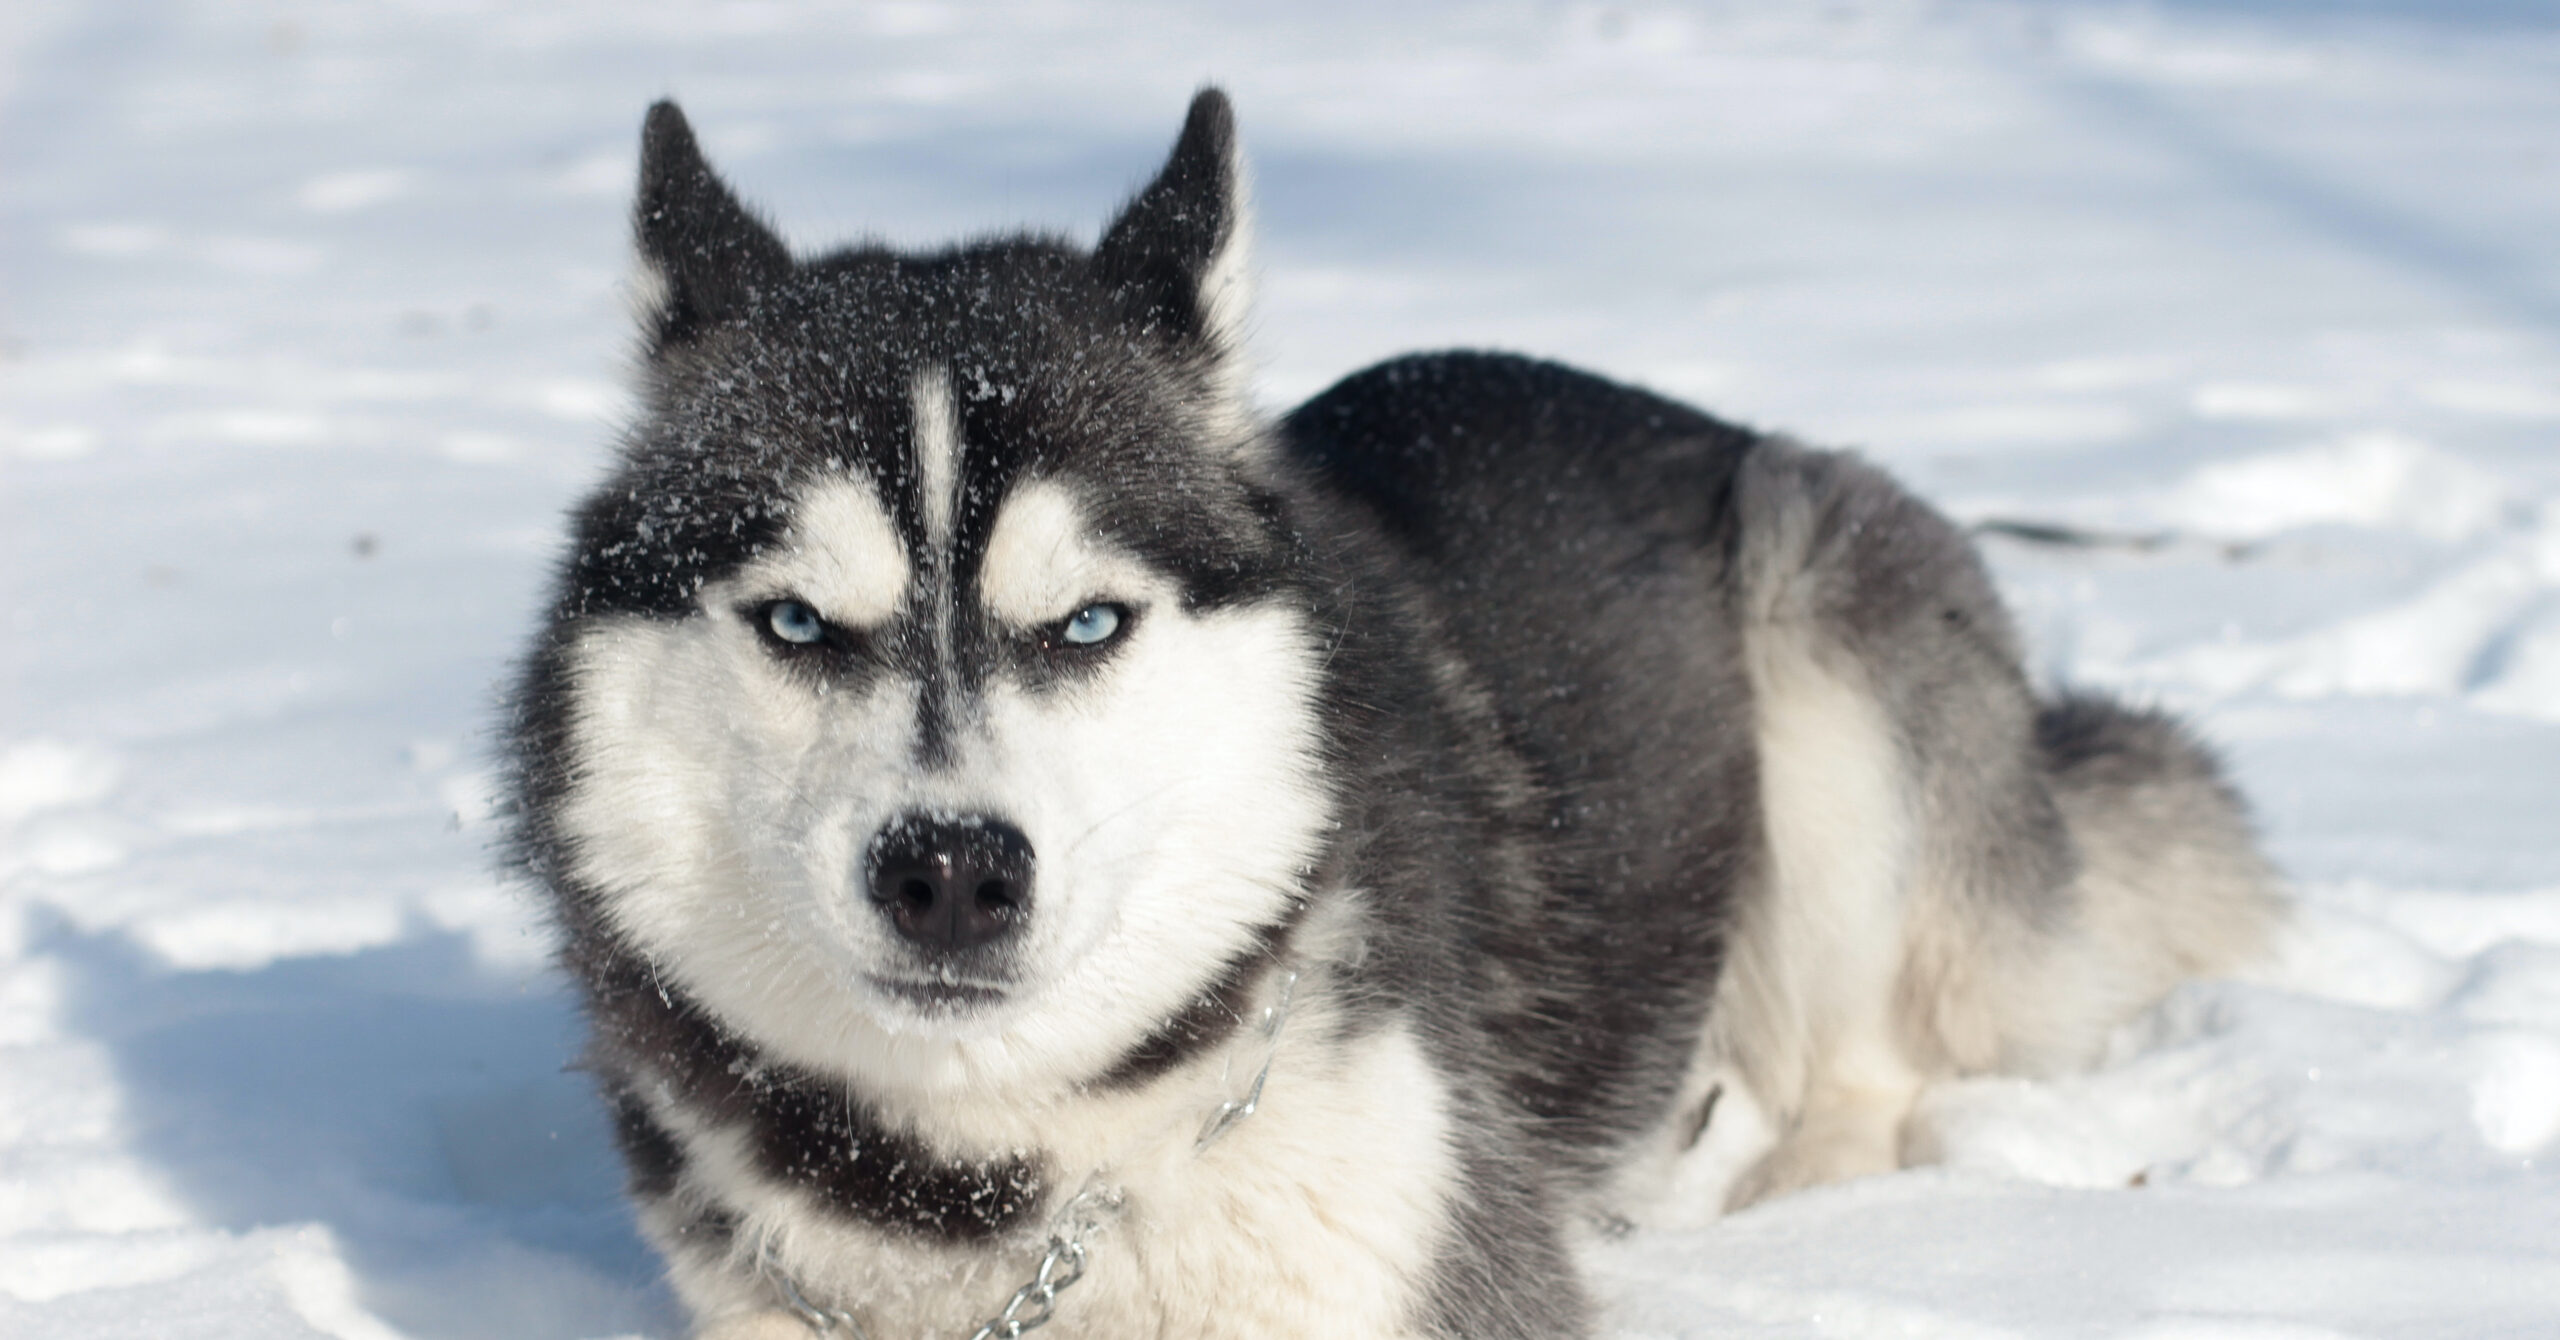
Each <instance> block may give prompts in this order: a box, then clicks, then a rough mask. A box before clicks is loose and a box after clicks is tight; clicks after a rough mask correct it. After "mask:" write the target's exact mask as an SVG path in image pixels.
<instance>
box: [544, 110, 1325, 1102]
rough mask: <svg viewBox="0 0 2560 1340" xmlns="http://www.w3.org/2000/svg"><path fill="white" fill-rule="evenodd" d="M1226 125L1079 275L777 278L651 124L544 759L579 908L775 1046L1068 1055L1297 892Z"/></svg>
mask: <svg viewBox="0 0 2560 1340" xmlns="http://www.w3.org/2000/svg"><path fill="white" fill-rule="evenodd" d="M1242 197H1243V192H1242V189H1241V177H1240V169H1239V164H1238V160H1237V154H1236V144H1235V135H1234V130H1233V126H1232V121H1231V117H1230V113H1229V111H1228V107H1227V103H1226V100H1225V98H1224V97H1223V96H1222V95H1220V94H1218V93H1217V92H1215V91H1209V92H1204V93H1202V94H1201V95H1200V96H1199V98H1198V100H1197V101H1195V102H1194V103H1193V105H1192V108H1191V114H1190V117H1189V120H1188V122H1187V124H1186V125H1185V126H1184V128H1183V131H1182V135H1181V138H1180V140H1179V141H1178V142H1177V143H1176V145H1175V146H1174V150H1173V153H1172V156H1171V158H1170V160H1169V161H1168V162H1167V163H1166V164H1165V166H1164V168H1163V170H1162V171H1161V173H1160V174H1159V175H1158V176H1157V177H1156V178H1155V180H1154V181H1153V182H1152V183H1151V184H1150V185H1148V186H1147V187H1146V188H1145V189H1144V190H1143V191H1141V192H1140V193H1139V194H1138V196H1137V197H1136V199H1135V200H1133V201H1132V202H1131V203H1130V204H1129V205H1128V207H1127V208H1126V209H1125V210H1124V211H1123V212H1122V213H1121V215H1120V216H1119V218H1118V219H1117V220H1116V221H1115V222H1114V223H1113V224H1112V225H1111V226H1110V227H1109V228H1108V229H1107V230H1106V231H1105V232H1104V234H1103V237H1102V240H1101V242H1100V244H1099V245H1098V246H1097V247H1095V248H1093V249H1092V250H1091V251H1087V250H1085V249H1083V248H1080V247H1077V246H1074V245H1071V244H1068V243H1065V242H1061V241H1057V240H1053V239H1044V238H1034V237H1012V238H1004V239H999V240H993V241H986V242H978V243H972V244H968V245H964V246H959V247H955V248H952V249H950V250H946V251H939V252H933V253H929V254H899V253H896V252H893V251H890V250H887V249H884V248H879V247H867V246H866V247H857V248H852V249H848V250H844V251H839V252H835V253H831V254H828V255H824V256H819V257H815V258H812V259H807V260H797V259H795V258H794V257H793V256H792V254H791V253H790V251H789V250H788V248H786V247H785V246H784V244H783V243H782V242H781V241H780V240H779V239H778V238H777V237H775V235H774V234H773V233H772V232H771V231H770V230H769V229H768V228H767V227H766V226H765V225H763V224H762V223H760V222H759V221H758V220H757V219H756V218H755V217H754V216H753V215H752V214H750V213H749V212H748V211H747V210H746V209H745V208H743V207H742V206H741V205H740V204H739V202H738V200H737V199H736V197H735V196H733V195H732V194H731V193H730V191H729V190H728V188H727V187H726V186H724V185H723V184H722V183H721V181H720V180H719V178H718V177H717V176H716V175H714V173H713V172H712V170H711V169H710V167H709V166H708V165H707V164H706V163H705V162H704V160H703V158H702V156H701V154H700V152H699V150H698V149H697V148H696V146H695V143H694V139H693V136H692V133H691V131H690V130H689V129H688V127H687V126H686V123H685V120H684V118H683V116H682V114H681V113H679V112H678V111H677V110H676V109H675V107H674V106H673V105H671V104H664V103H662V104H660V105H659V106H657V107H656V108H654V109H652V111H651V112H650V114H649V118H648V122H647V126H646V129H645V131H644V135H643V141H642V162H641V181H640V198H639V203H638V210H637V225H638V236H639V250H640V254H641V259H642V262H643V279H642V282H641V284H640V289H641V295H642V306H643V308H644V313H643V322H644V330H643V338H644V341H645V349H646V352H645V362H644V383H645V392H646V405H645V411H644V415H643V417H642V419H641V421H640V422H639V424H638V426H637V427H636V428H635V429H634V431H633V432H632V434H631V437H630V440H629V442H628V444H627V447H626V455H625V459H624V461H623V462H622V465H621V468H620V469H619V471H618V472H617V473H616V474H615V475H614V476H613V478H612V479H611V480H610V482H608V483H607V484H606V486H605V487H604V488H603V489H602V490H601V491H599V492H598V493H597V494H596V495H595V496H594V497H593V498H592V499H590V500H589V502H588V503H587V504H586V505H585V507H584V508H583V510H582V511H581V512H580V514H579V517H578V529H577V535H576V540H575V549H574V552H573V554H572V556H571V559H570V562H569V566H568V570H567V572H566V574H565V579H564V591H563V594H562V597H561V603H560V607H559V611H558V614H559V619H558V622H557V625H556V631H555V632H554V633H553V635H552V638H551V640H550V642H549V644H548V647H547V649H546V651H545V652H544V654H543V656H542V657H541V658H539V660H538V663H537V679H536V693H537V695H538V696H540V697H541V698H543V699H544V700H545V701H546V702H548V703H549V704H551V707H550V710H549V712H548V719H549V722H550V724H549V726H548V727H547V728H543V729H537V730H533V731H531V732H530V733H529V738H530V740H531V741H532V743H531V744H530V745H529V748H531V749H532V750H534V751H536V752H543V753H547V756H546V757H543V758H541V759H538V760H537V761H536V764H535V766H534V767H533V768H531V769H530V770H529V771H530V772H532V773H534V774H537V775H538V776H539V777H540V778H543V779H547V780H545V781H543V782H540V783H538V784H537V787H536V790H537V791H541V790H543V789H544V788H545V787H547V794H545V795H542V796H539V797H537V802H536V804H537V808H539V809H541V810H542V811H543V817H541V818H540V819H539V820H538V822H539V823H541V824H543V825H544V826H545V831H546V833H547V834H548V835H549V837H550V840H551V843H552V845H553V847H555V848H556V855H555V856H554V858H553V862H554V864H555V866H556V867H557V871H556V875H557V877H558V878H560V879H561V880H562V881H563V883H564V884H566V885H567V886H568V887H569V888H570V890H571V891H572V897H573V898H574V899H575V900H577V901H578V903H579V904H580V906H581V910H582V915H584V916H585V917H587V918H589V919H591V920H592V922H593V923H594V924H595V925H596V926H597V927H599V928H601V929H602V930H603V932H604V933H607V934H610V935H612V936H614V937H615V938H617V939H619V940H620V941H621V942H623V943H625V944H626V945H628V946H629V947H630V948H631V949H633V950H636V951H638V952H639V953H641V954H643V955H645V956H646V957H647V958H649V959H650V960H651V961H652V962H653V963H654V964H655V966H656V967H657V968H658V970H659V971H660V972H662V973H664V974H667V975H669V976H672V977H673V978H674V980H675V982H676V983H677V984H678V985H680V986H682V987H683V988H684V989H685V990H686V991H688V992H690V993H692V994H693V995H694V996H696V997H697V998H699V999H701V1000H702V1001H703V1002H704V1003H705V1004H706V1005H708V1006H709V1007H710V1008H711V1009H712V1010H713V1011H714V1012H715V1013H717V1014H719V1015H720V1016H721V1017H723V1018H724V1019H727V1020H729V1021H731V1022H732V1023H733V1024H735V1025H736V1026H738V1027H740V1028H742V1029H744V1030H746V1031H748V1032H749V1033H751V1034H753V1035H754V1036H755V1037H757V1038H758V1040H760V1041H762V1042H764V1043H765V1044H767V1045H768V1046H770V1047H772V1048H773V1049H775V1050H776V1051H778V1052H779V1053H781V1054H783V1055H784V1056H786V1057H788V1058H790V1059H794V1060H797V1061H800V1062H803V1063H806V1064H813V1065H821V1066H829V1067H833V1068H839V1069H842V1068H852V1069H856V1070H862V1071H870V1072H875V1073H881V1074H882V1077H883V1078H886V1079H891V1080H896V1079H899V1078H904V1079H907V1080H911V1081H913V1082H916V1083H919V1084H926V1085H931V1084H936V1083H944V1082H966V1081H969V1080H971V1079H976V1080H982V1081H983V1080H989V1079H995V1078H1007V1077H1020V1076H1023V1075H1028V1074H1034V1073H1055V1074H1072V1073H1076V1072H1077V1071H1078V1069H1079V1068H1083V1069H1086V1070H1090V1069H1091V1068H1093V1067H1096V1066H1099V1065H1101V1064H1105V1063H1107V1062H1108V1060H1109V1059H1110V1057H1111V1055H1112V1053H1113V1050H1114V1049H1115V1048H1122V1047H1126V1046H1127V1045H1128V1044H1129V1043H1130V1042H1132V1041H1133V1040H1135V1039H1136V1038H1138V1037H1140V1036H1143V1035H1144V1034H1145V1033H1146V1032H1147V1031H1148V1028H1149V1027H1150V1024H1151V1021H1154V1020H1160V1019H1162V1018H1164V1017H1166V1016H1168V1015H1170V1014H1171V1013H1173V1012H1174V1011H1175V1010H1177V1009H1179V1008H1180V1007H1181V1005H1183V1004H1184V1003H1185V1002H1186V1001H1187V1000H1188V999H1189V998H1190V997H1192V996H1193V995H1195V994H1196V993H1197V992H1198V991H1199V990H1200V989H1201V988H1202V986H1203V984H1204V983H1205V982H1207V981H1208V980H1209V979H1211V978H1212V977H1214V976H1216V975H1218V974H1219V972H1220V971H1221V969H1222V967H1223V966H1224V965H1225V964H1227V963H1228V962H1230V961H1231V960H1233V959H1234V958H1235V957H1236V956H1238V955H1239V954H1242V953H1246V952H1248V951H1249V948H1250V946H1252V945H1253V943H1254V942H1255V937H1256V935H1257V933H1258V932H1259V931H1260V930H1261V928H1264V927H1266V926H1268V925H1270V924H1272V923H1273V922H1275V921H1276V920H1277V919H1279V918H1281V917H1282V916H1283V915H1284V914H1285V913H1286V911H1287V909H1288V908H1289V907H1290V905H1291V903H1292V900H1293V898H1294V897H1295V896H1296V895H1297V893H1298V887H1297V886H1298V882H1299V878H1300V875H1301V873H1302V872H1303V870H1304V868H1305V866H1306V865H1307V863H1308V862H1309V861H1310V860H1311V859H1312V858H1313V856H1314V853H1315V850H1316V847H1317V845H1318V841H1319V838H1318V835H1319V833H1320V832H1321V830H1322V828H1323V826H1324V823H1325V818H1326V809H1327V800H1326V797H1325V795H1324V793H1323V790H1322V787H1321V785H1320V783H1319V769H1318V765H1317V761H1316V760H1317V756H1318V753H1319V751H1320V750H1321V748H1322V744H1321V741H1320V739H1319V738H1318V737H1319V733H1320V728H1319V724H1318V715H1317V711H1316V707H1315V702H1316V695H1317V691H1318V690H1317V684H1316V679H1317V677H1318V675H1319V674H1320V669H1319V666H1320V662H1321V649H1320V647H1319V646H1318V645H1317V642H1318V635H1317V633H1316V632H1315V630H1314V628H1313V626H1312V624H1311V621H1310V616H1309V614H1308V608H1309V605H1308V600H1307V597H1306V594H1305V592H1304V590H1303V588H1302V585H1301V577H1302V574H1301V568H1302V561H1303V560H1302V555H1301V552H1300V547H1299V540H1298V537H1297V535H1296V534H1295V532H1294V531H1293V529H1292V526H1291V523H1290V519H1289V516H1288V512H1287V507H1286V505H1285V503H1284V502H1283V501H1282V495H1281V493H1280V492H1279V491H1277V490H1275V489H1274V488H1272V487H1270V486H1269V485H1268V483H1267V479H1266V471H1267V469H1268V468H1269V462H1268V460H1267V458H1266V450H1267V446H1266V442H1265V439H1264V437H1263V435H1262V429H1261V428H1260V426H1259V425H1258V423H1257V421H1256V419H1255V417H1254V415H1253V414H1252V413H1251V411H1250V409H1249V407H1248V405H1247V404H1246V402H1245V400H1244V392H1243V387H1242V385H1241V384H1240V383H1241V380H1242V359H1241V356H1240V350H1239V348H1238V345H1239V326H1240V323H1241V321H1242V320H1243V302H1244V287H1245V282H1244V270H1245V265H1246V259H1245V247H1246V219H1245V213H1244V205H1243V198H1242Z"/></svg>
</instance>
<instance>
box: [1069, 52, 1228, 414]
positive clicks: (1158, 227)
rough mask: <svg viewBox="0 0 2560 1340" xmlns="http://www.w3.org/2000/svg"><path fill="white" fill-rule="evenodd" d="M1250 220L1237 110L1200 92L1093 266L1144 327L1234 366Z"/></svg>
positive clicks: (1209, 91)
mask: <svg viewBox="0 0 2560 1340" xmlns="http://www.w3.org/2000/svg"><path fill="white" fill-rule="evenodd" d="M1251 222H1252V221H1251V219H1250V217H1249V216H1248V212H1247V209H1246V202H1245V181H1244V163H1243V160H1242V158H1241V156H1240V155H1239V154H1238V152H1237V148H1236V122H1235V113H1234V111H1233V110H1232V109H1230V108H1229V107H1228V105H1227V95H1226V94H1224V93H1221V92H1219V91H1218V90H1217V89H1214V88H1204V89H1202V90H1200V94H1199V96H1197V97H1195V98H1193V99H1192V100H1191V115H1190V117H1189V118H1188V119H1186V120H1185V121H1184V122H1183V124H1182V137H1181V138H1180V139H1178V140H1176V141H1174V145H1173V156H1172V157H1171V158H1169V159H1167V160H1166V161H1165V165H1164V170H1163V171H1161V172H1158V173H1157V174H1156V179H1155V180H1154V181H1153V182H1150V183H1149V184H1148V185H1147V188H1146V189H1145V190H1143V191H1140V192H1139V193H1138V198H1137V199H1135V200H1132V201H1130V202H1129V207H1128V208H1126V209H1124V210H1122V211H1120V217H1119V218H1118V219H1116V220H1114V221H1113V222H1112V225H1111V227H1110V228H1108V229H1106V230H1105V231H1104V232H1103V234H1102V244H1101V245H1100V246H1098V247H1096V248H1094V253H1093V262H1094V267H1095V269H1096V270H1097V271H1098V272H1099V273H1100V274H1101V276H1102V278H1103V281H1104V282H1105V283H1108V284H1110V285H1111V286H1112V287H1113V288H1114V289H1115V290H1117V291H1118V293H1119V294H1120V296H1121V300H1122V302H1123V303H1124V304H1125V305H1126V306H1127V308H1128V310H1129V314H1130V316H1131V317H1132V318H1133V319H1135V320H1136V321H1137V322H1138V323H1139V325H1140V326H1141V327H1142V328H1144V329H1146V330H1148V331H1150V332H1151V333H1154V334H1156V335H1158V336H1161V337H1163V338H1165V339H1167V340H1169V341H1171V342H1173V343H1174V344H1175V345H1177V346H1179V347H1183V348H1185V349H1186V351H1189V352H1194V353H1199V354H1205V355H1206V356H1207V357H1208V358H1209V359H1210V360H1212V362H1213V365H1215V366H1219V367H1232V366H1233V365H1235V364H1237V363H1240V362H1241V359H1240V358H1239V357H1238V355H1239V353H1240V352H1241V350H1242V347H1243V335H1244V321H1245V314H1246V311H1245V309H1246V307H1247V306H1248V305H1249V303H1250V299H1251V287H1252V286H1251V283H1250V276H1249V274H1248V266H1249V264H1250V259H1251V258H1250V252H1251V250H1252V248H1251V237H1250V234H1251Z"/></svg>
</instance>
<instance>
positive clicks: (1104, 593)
mask: <svg viewBox="0 0 2560 1340" xmlns="http://www.w3.org/2000/svg"><path fill="white" fill-rule="evenodd" d="M1162 580H1163V579H1162V578H1160V577H1157V576H1156V575H1155V574H1153V573H1150V572H1148V571H1146V570H1145V568H1144V567H1143V566H1142V565H1141V564H1139V563H1138V562H1137V560H1135V559H1134V558H1131V557H1130V556H1128V555H1126V554H1123V553H1120V552H1119V551H1117V550H1114V549H1109V548H1106V547H1104V546H1103V545H1102V544H1101V542H1100V539H1099V537H1097V536H1095V535H1093V534H1092V532H1091V531H1090V530H1089V529H1088V528H1087V527H1086V525H1085V522H1084V517H1083V515H1082V512H1081V510H1080V509H1079V508H1078V507H1077V506H1076V500H1075V495H1074V494H1072V493H1070V492H1068V491H1067V490H1066V489H1065V488H1064V487H1062V486H1060V485H1058V484H1055V483H1052V482H1050V481H1047V480H1041V479H1034V480H1030V481H1027V482H1025V483H1022V484H1019V485H1016V486H1015V487H1014V490H1013V492H1011V493H1010V494H1007V495H1006V497H1005V501H1004V509H1003V510H1002V511H1000V512H998V513H996V524H995V528H994V530H993V531H991V532H990V533H989V534H988V536H987V552H986V556H985V557H984V558H983V559H981V560H980V561H979V564H978V600H979V603H981V604H983V605H985V606H986V608H987V612H988V613H989V614H992V615H994V616H995V617H996V619H997V620H998V621H999V622H1002V623H1007V624H1011V625H1013V626H1014V627H1017V628H1030V627H1035V626H1037V625H1040V624H1045V623H1048V622H1050V621H1052V620H1055V619H1063V618H1066V617H1067V616H1068V615H1071V614H1074V613H1075V612H1077V611H1078V610H1080V609H1083V608H1084V607H1085V606H1086V605H1087V604H1090V603H1091V602H1092V601H1094V600H1095V599H1096V598H1099V597H1119V598H1126V597H1128V596H1129V595H1132V594H1134V593H1135V592H1136V591H1137V589H1138V588H1139V587H1141V586H1153V585H1157V584H1159V583H1161V582H1162Z"/></svg>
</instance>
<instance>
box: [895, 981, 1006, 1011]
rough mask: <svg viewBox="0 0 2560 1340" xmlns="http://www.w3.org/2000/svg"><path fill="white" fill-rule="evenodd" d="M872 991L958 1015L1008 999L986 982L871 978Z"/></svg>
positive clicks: (999, 989) (1002, 992)
mask: <svg viewBox="0 0 2560 1340" xmlns="http://www.w3.org/2000/svg"><path fill="white" fill-rule="evenodd" d="M868 980H869V981H870V983H871V985H872V987H873V988H874V989H876V990H878V991H880V992H881V993H883V994H885V995H889V996H894V997H896V998H897V999H899V1000H902V1001H905V1002H906V1003H908V1004H910V1005H918V1006H922V1007H924V1008H925V1009H928V1010H932V1011H935V1012H938V1013H959V1012H962V1011H967V1010H973V1009H977V1008H980V1007H983V1006H987V1005H994V1004H997V1003H998V1002H1000V1001H1002V1000H1003V999H1004V998H1005V989H1004V988H1003V987H1000V986H989V985H987V984H985V983H983V982H946V981H940V980H920V979H915V978H904V977H872V978H869V979H868Z"/></svg>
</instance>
